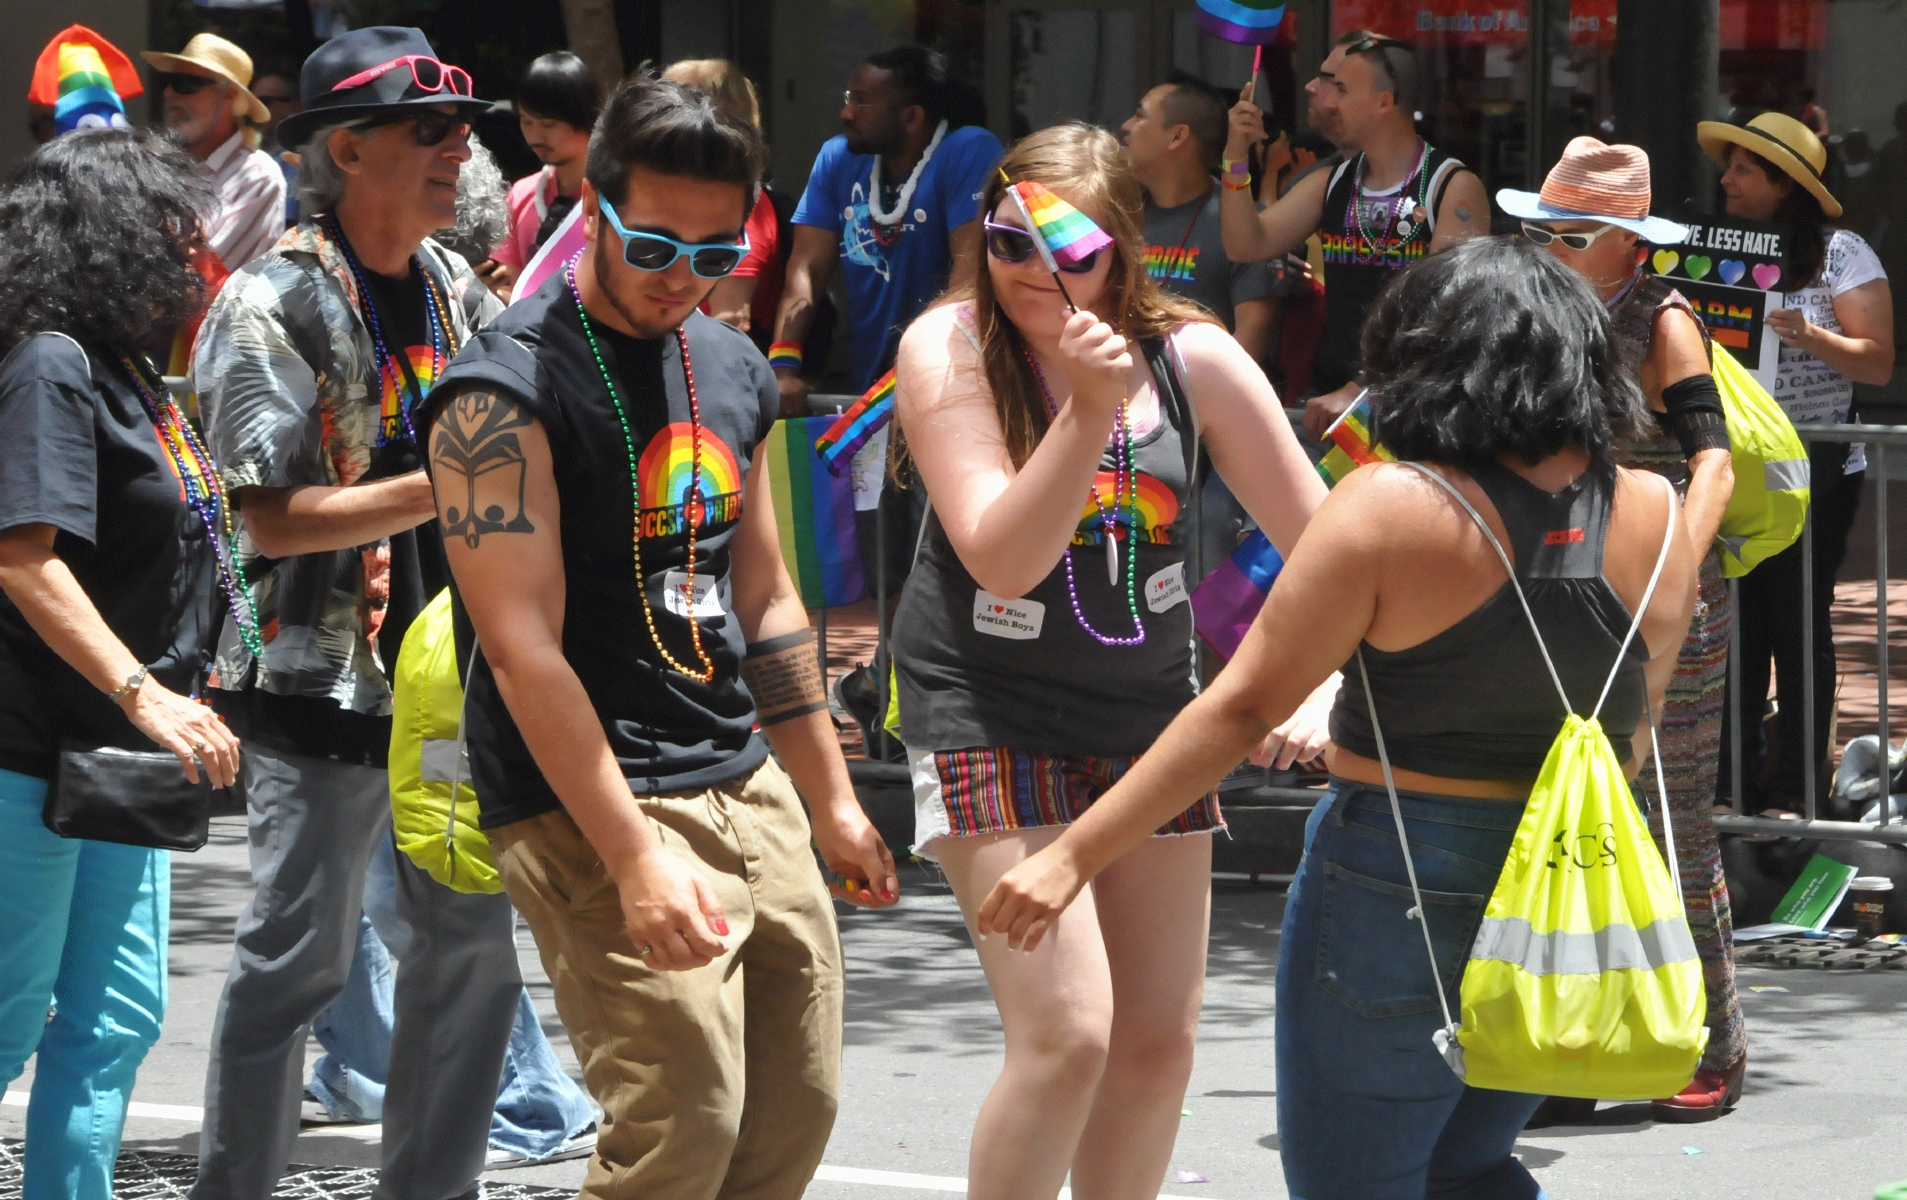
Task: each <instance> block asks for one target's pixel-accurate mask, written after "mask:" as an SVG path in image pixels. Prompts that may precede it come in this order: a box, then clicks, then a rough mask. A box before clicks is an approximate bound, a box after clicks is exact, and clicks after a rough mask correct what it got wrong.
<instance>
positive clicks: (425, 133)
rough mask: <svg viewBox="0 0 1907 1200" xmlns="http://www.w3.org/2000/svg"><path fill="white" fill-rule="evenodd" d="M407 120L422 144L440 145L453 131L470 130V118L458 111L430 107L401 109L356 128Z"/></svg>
mask: <svg viewBox="0 0 1907 1200" xmlns="http://www.w3.org/2000/svg"><path fill="white" fill-rule="evenodd" d="M406 121H409V122H411V136H412V137H413V138H415V139H417V144H418V145H420V146H440V145H442V144H443V142H444V139H445V138H447V137H449V136H450V135H451V133H452V132H453V131H457V130H461V131H463V132H465V133H468V132H469V131H470V122H469V120H468V119H466V118H464V117H462V116H459V115H458V114H456V113H446V112H438V111H437V110H435V109H430V108H427V109H424V110H423V111H422V112H407V111H403V110H399V111H397V112H393V113H387V114H385V115H384V116H381V117H373V118H371V119H370V120H368V121H365V122H363V123H362V124H360V125H357V126H354V128H357V129H382V128H383V127H384V126H386V125H400V124H403V123H404V122H406Z"/></svg>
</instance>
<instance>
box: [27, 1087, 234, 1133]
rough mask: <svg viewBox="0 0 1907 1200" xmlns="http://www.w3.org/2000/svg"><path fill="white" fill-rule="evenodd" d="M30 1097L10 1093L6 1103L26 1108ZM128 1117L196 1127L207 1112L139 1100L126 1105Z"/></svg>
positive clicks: (182, 1105) (186, 1106) (202, 1120)
mask: <svg viewBox="0 0 1907 1200" xmlns="http://www.w3.org/2000/svg"><path fill="white" fill-rule="evenodd" d="M29 1096H30V1093H28V1092H8V1093H7V1095H6V1100H5V1103H6V1105H7V1106H8V1107H9V1108H25V1107H26V1106H27V1100H28V1097H29ZM126 1115H127V1116H129V1117H150V1118H152V1119H154V1120H158V1121H191V1122H192V1123H193V1124H195V1125H197V1124H203V1123H204V1121H205V1110H204V1109H202V1108H198V1107H196V1106H194V1105H190V1104H146V1103H144V1102H143V1101H139V1100H134V1101H133V1102H132V1103H130V1104H128V1105H126Z"/></svg>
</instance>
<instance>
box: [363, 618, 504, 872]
mask: <svg viewBox="0 0 1907 1200" xmlns="http://www.w3.org/2000/svg"><path fill="white" fill-rule="evenodd" d="M471 657H472V660H473V661H474V660H475V657H476V652H475V649H474V648H473V649H472V651H471ZM463 716H464V690H463V684H462V682H461V681H460V680H459V679H458V676H457V638H456V634H455V631H454V629H453V627H452V624H451V616H450V589H449V588H445V589H444V590H443V591H441V592H439V593H438V594H437V598H436V599H435V600H432V601H431V602H430V603H429V604H427V605H425V606H424V611H423V612H420V613H418V614H417V620H416V621H414V622H413V623H412V624H411V627H410V628H409V629H408V630H406V631H405V633H404V646H403V648H402V649H400V650H399V651H398V652H397V679H396V682H395V683H394V684H393V685H392V697H391V759H390V763H391V766H390V776H391V827H392V830H393V832H394V833H395V834H396V836H397V848H398V849H399V850H402V851H403V852H404V853H405V854H406V855H407V856H409V858H410V860H411V861H412V862H414V863H416V864H417V865H418V867H420V868H422V869H423V870H425V871H428V872H429V873H430V877H431V878H432V879H435V880H436V881H437V882H438V883H441V884H443V885H444V886H445V887H448V888H454V889H455V890H457V891H459V892H487V893H496V892H501V891H502V890H503V880H502V878H501V877H499V876H498V874H497V867H496V863H495V861H494V860H493V859H492V858H491V857H490V841H489V839H488V838H486V837H484V836H483V831H482V830H480V829H478V828H477V793H476V792H475V791H474V790H473V789H472V788H471V786H470V783H469V781H468V779H467V776H468V775H469V771H470V768H469V765H468V763H467V762H466V761H465V758H464V729H463Z"/></svg>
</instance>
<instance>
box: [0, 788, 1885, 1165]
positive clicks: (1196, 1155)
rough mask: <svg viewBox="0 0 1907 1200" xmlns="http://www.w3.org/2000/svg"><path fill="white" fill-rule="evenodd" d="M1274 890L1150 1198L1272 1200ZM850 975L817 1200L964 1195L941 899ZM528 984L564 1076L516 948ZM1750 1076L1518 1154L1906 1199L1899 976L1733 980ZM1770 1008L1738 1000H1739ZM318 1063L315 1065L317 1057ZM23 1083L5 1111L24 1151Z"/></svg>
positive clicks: (225, 956)
mask: <svg viewBox="0 0 1907 1200" xmlns="http://www.w3.org/2000/svg"><path fill="white" fill-rule="evenodd" d="M247 895H248V876H247V871H246V864H245V848H244V840H243V827H242V825H241V824H240V823H238V822H236V821H231V820H220V821H218V822H216V823H215V826H214V834H213V840H212V843H211V844H210V845H208V846H207V847H206V848H205V849H204V850H202V851H200V852H199V853H197V854H193V855H180V856H177V857H176V858H175V861H174V867H173V918H172V919H173V924H172V996H171V1008H170V1011H169V1013H168V1014H167V1018H166V1026H165V1034H164V1037H163V1039H162V1041H161V1042H160V1044H159V1045H158V1046H157V1047H156V1048H155V1049H154V1050H153V1053H152V1055H151V1056H150V1057H149V1058H148V1059H147V1061H146V1064H145V1067H144V1069H143V1070H142V1071H141V1074H140V1077H139V1085H138V1089H137V1091H136V1093H135V1097H134V1099H135V1104H136V1106H137V1107H135V1110H134V1114H133V1116H132V1117H131V1119H130V1120H129V1121H128V1124H127V1130H126V1146H127V1147H128V1148H137V1149H149V1150H158V1151H167V1152H172V1153H188V1154H189V1153H194V1152H196V1149H197V1144H198V1133H197V1130H198V1107H199V1106H200V1105H201V1104H202V1103H203V1088H204V1071H205V1054H206V1042H207V1038H208V1036H209V1034H210V1032H211V1027H212V1014H213V1009H214V1007H215V1005H216V1003H217V1000H218V992H219V987H220V984H221V983H222V981H223V978H224V974H225V969H226V966H227V963H228V961H229V954H230V937H231V930H232V923H233V920H234V919H235V917H236V914H237V912H238V910H239V908H240V907H241V906H242V905H243V904H244V902H245V900H246V898H247ZM1282 906H1283V895H1282V891H1281V889H1279V888H1276V887H1268V886H1267V887H1259V886H1254V885H1252V884H1250V883H1247V882H1245V881H1243V880H1236V881H1232V880H1220V881H1219V882H1218V883H1217V884H1216V885H1215V895H1214V904H1213V910H1214V911H1213V928H1212V951H1211V967H1210V972H1209V975H1208V979H1207V990H1206V1002H1205V1010H1204V1017H1203V1028H1202V1034H1201V1042H1200V1046H1199V1060H1198V1066H1197V1068H1196V1070H1195V1072H1194V1075H1193V1079H1192V1085H1191V1088H1190V1090H1189V1092H1188V1094H1187V1097H1186V1100H1185V1105H1184V1107H1185V1111H1186V1113H1187V1114H1188V1115H1187V1116H1185V1117H1184V1118H1183V1119H1182V1123H1181V1128H1180V1132H1179V1138H1178V1149H1177V1153H1176V1154H1175V1157H1174V1159H1173V1163H1172V1169H1171V1172H1170V1173H1169V1174H1168V1176H1167V1181H1166V1185H1165V1188H1164V1190H1163V1191H1164V1194H1165V1195H1168V1196H1177V1197H1197V1198H1201V1200H1247V1198H1281V1197H1286V1196H1287V1192H1286V1191H1285V1188H1284V1183H1283V1178H1282V1175H1281V1172H1280V1168H1279V1157H1278V1138H1277V1133H1276V1129H1277V1108H1276V1105H1277V1097H1276V1094H1275V1087H1274V1081H1273V1070H1272V969H1273V964H1274V963H1275V961H1276V958H1277V950H1278V920H1279V914H1280V912H1281V910H1282ZM842 932H843V936H844V940H845V943H846V947H847V960H848V967H849V1005H848V1018H847V1054H846V1070H845V1080H846V1086H845V1094H844V1096H843V1098H842V1106H841V1116H840V1120H839V1122H838V1123H837V1125H836V1128H835V1133H834V1138H833V1141H832V1143H831V1144H830V1146H829V1148H828V1153H827V1156H826V1159H825V1162H826V1165H825V1166H824V1168H823V1170H822V1172H821V1175H820V1177H819V1178H817V1180H816V1181H815V1182H814V1183H813V1185H811V1186H810V1188H809V1189H808V1192H807V1195H808V1196H809V1197H810V1198H812V1200H847V1198H848V1197H853V1198H854V1200H928V1198H930V1197H932V1196H933V1195H936V1194H939V1195H949V1194H958V1193H960V1192H961V1191H963V1190H964V1189H963V1185H962V1180H963V1178H964V1176H965V1175H966V1156H967V1151H966V1147H967V1137H968V1132H969V1130H970V1128H971V1126H972V1122H973V1117H974V1114H975V1112H976V1110H977V1109H978V1107H979V1105H980V1102H981V1100H982V1098H983V1097H984V1096H985V1094H986V1091H987V1088H988V1087H989V1086H990V1085H991V1083H992V1080H993V1077H994V1075H995V1073H996V1072H997V1070H998V1068H999V1063H1000V1055H1001V1040H1000V1028H999V1022H998V1019H997V1018H996V1017H995V1015H994V1012H993V1007H992V1004H991V1002H990V1000H989V998H988V995H987V989H986V984H985V981H984V979H983V978H982V977H981V974H980V969H979V964H978V960H977V959H976V958H975V956H974V953H973V950H972V948H971V946H970V944H969V943H968V940H967V935H966V931H965V929H964V927H963V925H962V923H961V920H960V916H959V913H958V911H957V910H956V908H955V906H954V902H953V897H952V895H951V893H949V892H948V891H947V889H946V888H945V887H944V886H942V885H940V884H938V883H937V881H936V880H935V879H934V878H933V876H932V875H931V874H930V873H929V871H927V870H926V869H921V868H910V869H909V870H908V873H907V876H906V879H905V884H904V897H903V900H902V903H901V905H900V906H899V907H898V908H897V909H896V910H893V911H890V912H886V913H859V912H855V913H850V914H846V915H844V916H843V918H842ZM519 940H520V943H521V946H522V951H523V963H524V972H525V976H526V978H528V979H529V980H530V981H531V983H530V986H531V990H532V993H533V994H534V995H535V996H536V997H537V1000H538V1003H539V1005H540V1007H541V1009H542V1011H543V1014H544V1022H545V1027H546V1028H547V1029H548V1030H549V1033H550V1036H551V1038H552V1040H553V1041H555V1042H556V1044H557V1047H558V1050H559V1052H561V1053H562V1054H563V1055H564V1056H565V1058H566V1060H567V1061H568V1062H569V1065H570V1067H571V1068H572V1070H573V1069H574V1066H575V1064H574V1060H573V1058H570V1057H569V1052H568V1044H567V1041H566V1040H565V1039H564V1036H563V1032H562V1027H561V1025H560V1023H559V1022H558V1021H557V1019H556V1015H555V1011H554V1007H553V1006H552V1005H551V1003H550V992H549V985H548V983H547V981H546V979H545V977H544V975H543V972H542V969H541V967H540V965H539V964H538V962H537V960H536V954H535V949H534V947H533V946H532V945H531V943H530V939H529V935H528V932H527V931H523V932H521V933H520V937H519ZM1741 984H1742V988H1743V1000H1744V1004H1745V1006H1746V1008H1747V1013H1748V1021H1749V1036H1750V1045H1751V1049H1750V1073H1749V1078H1748V1087H1747V1094H1746V1096H1745V1098H1744V1100H1743V1102H1742V1105H1741V1107H1740V1108H1739V1109H1738V1110H1737V1111H1736V1112H1734V1113H1733V1114H1731V1115H1729V1116H1727V1117H1725V1118H1723V1119H1722V1120H1719V1121H1716V1122H1713V1123H1710V1124H1705V1125H1694V1126H1686V1125H1685V1126H1672V1125H1656V1124H1653V1123H1652V1122H1651V1121H1650V1119H1649V1112H1648V1108H1647V1106H1646V1105H1605V1106H1604V1107H1603V1109H1602V1110H1601V1111H1600V1112H1599V1113H1598V1114H1597V1117H1596V1120H1595V1123H1594V1124H1593V1125H1588V1126H1583V1127H1576V1128H1567V1129H1550V1130H1543V1131H1541V1132H1540V1133H1531V1134H1526V1135H1525V1136H1524V1137H1523V1138H1522V1139H1520V1140H1519V1142H1518V1145H1517V1153H1518V1154H1519V1156H1520V1157H1521V1158H1522V1159H1523V1161H1524V1162H1525V1163H1526V1164H1527V1165H1528V1166H1530V1167H1531V1169H1532V1170H1534V1171H1535V1173H1536V1175H1537V1178H1538V1179H1539V1180H1540V1181H1541V1182H1542V1184H1543V1186H1544V1187H1545V1189H1546V1190H1547V1191H1548V1192H1549V1193H1550V1195H1551V1196H1552V1197H1555V1198H1556V1200H1577V1198H1581V1197H1658V1196H1661V1197H1668V1196H1675V1197H1682V1196H1688V1197H1696V1196H1752V1197H1766V1198H1769V1200H1780V1198H1787V1197H1794V1198H1797V1200H1800V1198H1806V1200H1825V1198H1828V1197H1835V1198H1847V1200H1867V1198H1868V1197H1870V1196H1872V1195H1873V1191H1874V1188H1875V1187H1876V1186H1877V1185H1879V1184H1882V1183H1886V1182H1890V1181H1893V1180H1899V1179H1907V1154H1903V1152H1902V1151H1903V1146H1904V1145H1907V1143H1903V1140H1902V1139H1901V1138H1899V1137H1897V1136H1896V1135H1895V1133H1894V1131H1895V1130H1896V1129H1898V1128H1899V1121H1898V1118H1897V1116H1896V1113H1897V1110H1898V1108H1899V1105H1900V1097H1901V1095H1902V1094H1903V1088H1902V1083H1903V1077H1904V1076H1907V1065H1904V1063H1907V1022H1904V1021H1903V1020H1902V1017H1903V1013H1904V1011H1907V975H1904V974H1902V973H1885V974H1858V973H1831V972H1823V971H1812V970H1786V971H1783V970H1767V969H1744V970H1743V971H1742V972H1741ZM1757 988H1760V989H1773V990H1760V991H1757V990H1753V989H1757ZM316 1052H317V1051H316V1047H315V1043H314V1045H313V1047H312V1054H313V1055H314V1057H315V1054H316ZM31 1080H32V1069H31V1066H29V1068H28V1073H27V1075H26V1076H24V1077H23V1078H21V1079H19V1080H17V1081H15V1082H14V1083H13V1084H12V1085H10V1086H9V1088H8V1097H7V1102H6V1103H5V1104H4V1105H0V1138H17V1137H19V1136H21V1133H22V1129H23V1125H24V1117H25V1109H24V1107H23V1105H24V1093H25V1091H26V1089H27V1088H28V1087H29V1086H30V1085H31ZM297 1160H298V1161H300V1162H304V1163H312V1164H322V1165H340V1166H342V1165H362V1166H374V1165H375V1164H376V1162H377V1130H376V1128H375V1127H357V1128H343V1129H340V1128H338V1127H330V1128H324V1129H313V1130H308V1131H307V1132H306V1133H305V1134H304V1135H303V1136H301V1137H300V1138H299V1141H298V1147H297ZM582 1173H583V1164H582V1163H580V1162H571V1163H561V1164H553V1165H550V1166H545V1167H533V1168H521V1169H517V1170H511V1171H507V1172H496V1173H493V1174H492V1175H490V1176H487V1177H486V1178H489V1179H494V1180H496V1181H498V1182H504V1181H508V1182H514V1183H535V1184H543V1185H548V1186H554V1187H574V1186H575V1185H576V1184H577V1183H578V1182H579V1181H580V1179H581V1178H582Z"/></svg>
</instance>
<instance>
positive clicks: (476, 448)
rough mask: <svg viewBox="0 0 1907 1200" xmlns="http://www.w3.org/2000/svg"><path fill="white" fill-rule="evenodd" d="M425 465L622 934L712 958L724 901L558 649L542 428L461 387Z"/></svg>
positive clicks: (462, 571) (505, 402)
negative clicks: (685, 851) (661, 821)
mask: <svg viewBox="0 0 1907 1200" xmlns="http://www.w3.org/2000/svg"><path fill="white" fill-rule="evenodd" d="M430 470H431V473H432V475H433V476H434V477H435V479H436V481H437V494H438V496H439V497H440V500H439V505H438V511H439V517H440V519H441V520H442V522H443V527H444V549H445V553H446V554H447V556H448V557H449V559H450V570H451V574H452V575H453V576H454V577H455V578H456V581H457V589H458V595H459V596H460V597H461V599H462V600H463V602H464V607H465V608H466V609H467V610H468V612H469V614H470V621H471V624H472V625H473V626H474V627H475V628H476V632H477V640H478V643H479V644H480V645H481V646H482V647H483V655H484V659H485V661H487V662H488V663H489V665H490V670H491V673H492V674H493V675H494V676H495V677H496V681H497V690H498V692H500V693H501V694H502V696H503V702H504V704H505V706H507V707H508V708H509V710H510V716H511V717H512V718H513V719H514V720H515V721H516V726H517V730H518V731H519V732H520V733H521V734H522V735H523V741H524V744H525V745H526V746H528V747H529V750H530V754H531V756H532V757H533V758H535V760H536V765H537V767H538V769H539V770H541V771H542V772H543V778H544V779H546V780H548V781H549V785H550V787H551V789H552V790H554V791H555V792H556V796H557V799H559V800H561V801H562V802H563V808H564V809H565V810H566V811H567V812H568V813H569V815H570V817H571V818H572V819H573V820H575V822H576V825H577V827H578V828H579V829H581V830H582V832H583V836H584V837H585V838H587V839H588V840H589V844H590V845H591V846H592V847H594V848H595V850H596V853H597V854H599V855H600V856H601V857H602V860H603V865H604V866H605V867H607V868H608V870H609V874H610V877H611V878H612V879H614V880H615V882H616V888H617V892H618V894H619V896H620V898H621V901H622V910H623V921H624V924H625V925H627V926H628V930H629V936H630V939H631V941H632V942H633V943H634V944H635V946H636V947H637V948H638V949H640V948H641V947H644V946H648V947H651V948H652V950H653V954H652V955H647V956H645V957H644V961H645V962H648V963H649V964H650V965H651V966H654V967H656V968H659V969H662V970H686V969H691V968H694V967H700V966H703V965H705V964H707V963H709V962H711V961H712V960H713V959H714V958H716V957H717V956H719V955H720V954H722V953H723V947H722V944H721V942H719V941H717V940H716V939H717V938H718V937H721V936H723V935H726V934H727V932H728V926H727V923H726V922H725V921H724V920H723V916H722V909H721V905H720V904H719V902H717V901H716V899H715V894H714V892H713V891H712V890H711V889H710V887H709V884H708V881H707V880H706V879H704V878H703V877H702V876H701V875H700V874H699V873H698V872H696V870H695V869H694V868H693V867H692V866H690V865H689V864H688V863H687V862H685V861H684V860H682V859H680V858H677V857H676V856H675V855H673V854H671V853H670V852H669V851H667V850H666V849H664V848H663V847H662V844H661V842H660V840H659V839H658V838H657V837H656V835H655V833H654V831H653V830H651V829H650V827H649V821H648V818H647V817H646V816H645V815H644V814H643V811H642V808H641V806H640V805H639V804H638V803H637V802H636V799H635V797H634V796H632V795H631V794H630V791H629V784H628V782H627V781H626V780H625V779H624V778H623V774H622V768H621V767H620V766H619V765H618V764H617V762H616V757H615V755H614V754H613V753H612V752H611V751H610V748H609V740H608V739H607V738H606V737H605V736H604V735H603V727H602V719H601V718H600V717H599V716H598V715H597V713H596V710H595V707H594V705H592V704H591V703H590V699H589V693H588V692H586V691H585V690H584V689H583V684H582V680H580V679H579V678H577V675H576V671H575V668H573V667H572V666H570V663H569V660H568V659H567V658H565V657H564V656H563V610H564V601H565V596H566V592H567V581H566V578H565V575H564V570H563V546H562V536H561V532H560V531H561V515H562V514H561V503H560V501H559V499H558V496H557V491H556V476H555V473H554V471H553V469H552V467H551V460H550V447H549V439H548V438H547V437H546V436H545V434H544V432H543V427H542V426H541V425H540V424H539V423H537V422H536V421H535V420H534V419H533V418H531V417H530V415H529V414H528V413H526V412H524V411H523V409H522V408H521V407H519V406H518V405H517V404H516V403H514V402H513V401H512V400H510V399H509V398H508V397H506V396H504V395H501V394H499V393H494V392H486V391H466V392H464V393H462V394H460V395H458V396H457V397H456V399H454V400H453V401H451V403H450V404H449V405H447V406H446V407H445V408H444V410H443V412H442V413H441V414H440V415H439V417H438V419H437V421H436V424H435V425H434V426H433V428H432V430H431V434H430ZM632 636H645V635H644V634H640V633H638V634H633V635H632Z"/></svg>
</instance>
